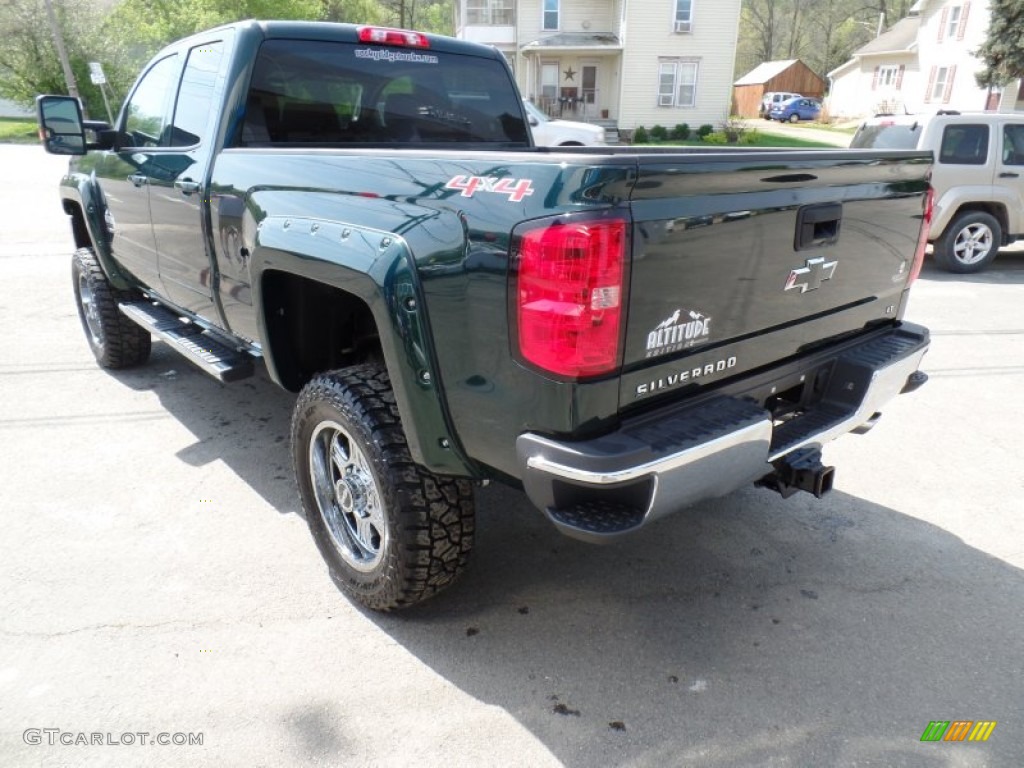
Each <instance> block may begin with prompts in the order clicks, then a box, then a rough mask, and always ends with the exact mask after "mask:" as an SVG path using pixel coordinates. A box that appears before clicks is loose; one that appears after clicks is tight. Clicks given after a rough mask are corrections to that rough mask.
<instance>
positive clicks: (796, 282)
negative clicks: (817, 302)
mask: <svg viewBox="0 0 1024 768" xmlns="http://www.w3.org/2000/svg"><path fill="white" fill-rule="evenodd" d="M838 263H839V262H838V261H825V259H823V258H820V257H819V258H817V259H808V260H807V261H805V262H804V265H803V266H802V267H797V268H796V269H794V270H793V271H792V272H790V273H789V278H788V279H787V280H786V287H785V288H784V289H783V290H786V291H788V290H791V289H793V288H799V289H800V293H807V292H808V291H816V290H818V288H820V287H821V284H822V283H823V282H825V281H826V280H831V279H832V275H833V273H835V271H836V265H837V264H838Z"/></svg>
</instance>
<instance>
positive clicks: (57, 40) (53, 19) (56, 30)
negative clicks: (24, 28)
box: [43, 0, 78, 99]
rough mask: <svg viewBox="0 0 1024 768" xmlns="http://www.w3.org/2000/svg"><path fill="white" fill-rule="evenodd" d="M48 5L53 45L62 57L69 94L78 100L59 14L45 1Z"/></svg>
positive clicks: (61, 61)
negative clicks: (59, 24) (58, 17)
mask: <svg viewBox="0 0 1024 768" xmlns="http://www.w3.org/2000/svg"><path fill="white" fill-rule="evenodd" d="M43 2H44V3H45V4H46V15H47V17H49V19H50V31H51V32H52V33H53V44H54V45H56V46H57V55H58V56H59V57H60V65H61V66H62V67H63V68H64V81H65V82H66V83H67V84H68V93H69V94H70V95H71V96H74V97H75V98H76V99H77V98H78V84H77V83H76V82H75V73H74V72H72V71H71V62H70V61H69V60H68V52H67V49H66V48H65V47H64V35H62V34H61V31H60V27H59V26H58V25H57V14H55V13H54V12H53V3H52V2H51V0H43Z"/></svg>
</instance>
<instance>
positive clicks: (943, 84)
mask: <svg viewBox="0 0 1024 768" xmlns="http://www.w3.org/2000/svg"><path fill="white" fill-rule="evenodd" d="M952 70H953V68H952V67H936V69H935V76H934V78H933V80H932V86H931V88H930V89H929V90H928V101H949V91H950V90H952V87H953V72H952Z"/></svg>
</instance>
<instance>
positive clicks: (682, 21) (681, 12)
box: [674, 0, 693, 32]
mask: <svg viewBox="0 0 1024 768" xmlns="http://www.w3.org/2000/svg"><path fill="white" fill-rule="evenodd" d="M675 2H676V15H675V24H674V29H675V31H676V32H690V31H692V30H693V0H675Z"/></svg>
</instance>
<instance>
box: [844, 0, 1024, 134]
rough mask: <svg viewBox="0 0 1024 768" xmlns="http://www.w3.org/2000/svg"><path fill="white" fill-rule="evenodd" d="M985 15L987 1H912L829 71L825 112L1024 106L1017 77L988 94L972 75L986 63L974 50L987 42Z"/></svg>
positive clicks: (846, 113)
mask: <svg viewBox="0 0 1024 768" xmlns="http://www.w3.org/2000/svg"><path fill="white" fill-rule="evenodd" d="M989 14H990V10H989V2H988V0H970V1H969V2H968V1H966V0H918V2H916V3H915V4H914V5H913V6H912V7H911V9H910V15H909V16H907V18H905V19H902V20H901V21H899V22H897V23H896V24H895V25H894V26H893V27H892V28H891V29H890V30H889V31H888V32H886V33H885V34H883V35H880V36H879V37H877V38H875V39H874V40H872V41H871V42H870V43H868V44H867V45H865V46H863V47H862V48H859V49H858V50H856V51H854V53H853V57H852V58H851V59H850V60H849V61H847V62H846V63H845V64H843V65H842V66H839V67H837V68H836V69H834V70H832V71H831V72H829V73H828V77H829V79H830V80H831V83H832V88H831V92H830V95H829V99H828V110H829V113H830V114H831V115H832V116H833V117H864V116H867V115H872V114H877V113H879V112H883V113H884V112H894V113H907V112H909V113H919V112H934V111H937V110H940V109H949V110H958V111H961V112H967V111H977V110H984V109H989V110H999V111H1003V112H1006V111H1013V110H1015V109H1024V93H1022V92H1021V84H1020V83H1019V82H1017V83H1014V84H1013V85H1011V86H1008V87H1006V88H1004V89H995V90H994V91H992V92H991V93H990V92H989V90H988V89H986V88H980V87H978V83H977V81H976V79H975V75H976V74H977V73H978V72H980V71H981V70H982V69H984V64H983V63H982V62H981V60H980V59H978V58H977V57H976V56H974V54H973V52H974V51H976V50H978V48H979V47H980V46H981V44H982V43H983V42H984V41H985V38H986V36H987V33H988V23H989V18H990V16H989Z"/></svg>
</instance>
